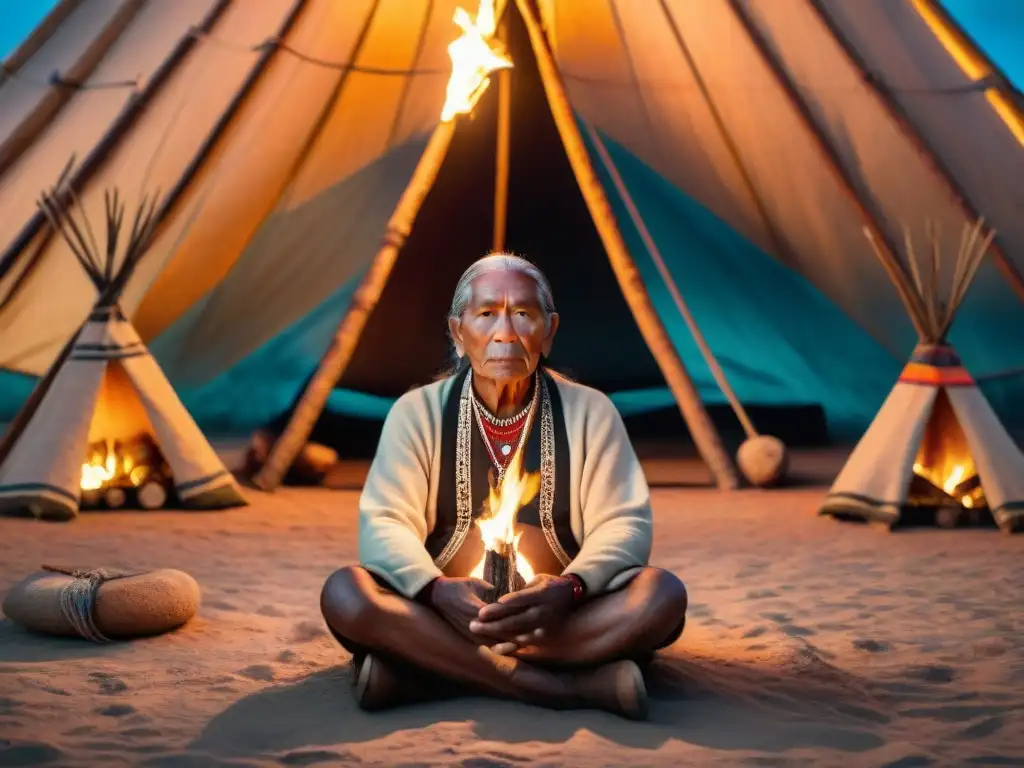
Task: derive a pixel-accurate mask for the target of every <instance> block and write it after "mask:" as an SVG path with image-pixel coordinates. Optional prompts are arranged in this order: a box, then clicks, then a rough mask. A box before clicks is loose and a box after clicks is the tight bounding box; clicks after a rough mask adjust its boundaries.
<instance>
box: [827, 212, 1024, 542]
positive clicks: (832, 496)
mask: <svg viewBox="0 0 1024 768" xmlns="http://www.w3.org/2000/svg"><path fill="white" fill-rule="evenodd" d="M981 230H982V224H981V222H978V223H977V224H975V225H974V226H973V227H969V226H968V227H965V229H964V232H963V236H962V238H961V241H960V243H961V246H960V250H959V252H958V254H957V258H956V261H955V264H954V265H953V270H952V280H951V285H950V288H949V290H948V292H944V291H943V289H942V288H941V286H940V283H941V282H943V281H942V280H941V278H940V273H941V272H942V266H943V265H942V264H941V263H940V260H941V256H940V247H939V243H938V234H937V232H936V231H935V230H934V228H932V227H931V226H929V227H928V236H929V240H930V242H929V246H930V247H929V252H930V258H929V261H930V264H928V265H927V267H928V268H927V270H926V271H925V270H922V268H921V265H919V264H918V262H917V259H916V257H915V255H914V248H913V243H912V241H911V238H910V235H909V233H908V234H907V237H906V244H907V246H906V247H907V254H906V257H907V258H906V262H907V263H906V264H904V263H903V262H902V261H900V260H899V259H898V258H896V257H893V256H891V255H890V253H889V252H888V251H887V250H886V249H884V248H881V247H879V246H878V243H877V242H876V241H875V240H874V238H873V237H872V236H871V234H870V233H868V239H869V240H870V241H871V244H872V246H873V247H874V249H875V253H876V255H877V256H878V258H879V260H880V261H881V262H882V264H883V266H884V267H885V268H886V271H887V272H888V273H889V276H890V277H891V279H892V281H893V283H894V285H895V286H896V289H897V291H898V292H899V295H900V298H901V299H902V300H903V303H904V305H905V306H906V308H907V312H909V314H910V318H911V320H912V321H913V323H914V326H915V327H916V329H917V332H918V334H919V337H920V341H919V342H918V345H917V347H916V348H915V349H914V352H913V354H912V356H911V358H910V361H909V362H908V363H907V365H906V367H904V369H903V372H902V373H901V374H900V378H899V380H898V381H897V383H896V386H895V387H893V390H892V392H891V393H890V394H889V396H888V397H887V398H886V400H885V402H884V403H883V404H882V408H881V410H879V412H878V415H877V416H875V419H874V421H872V422H871V426H870V427H868V430H867V432H866V433H865V434H864V436H863V437H862V438H861V440H860V442H859V443H858V444H857V447H856V448H855V449H854V451H853V453H852V454H851V456H850V458H849V460H848V461H847V462H846V465H845V466H844V467H843V469H842V471H841V472H840V473H839V476H838V477H837V478H836V481H835V483H834V484H833V486H832V489H831V491H830V492H829V495H828V499H827V500H826V501H825V504H824V506H823V507H822V509H821V511H820V514H822V515H831V516H833V517H837V518H846V519H850V518H853V519H861V520H866V521H869V522H880V523H884V524H886V525H888V526H889V527H890V528H892V527H893V526H895V525H896V524H897V523H898V522H899V521H900V519H901V517H903V516H904V515H906V514H907V513H908V512H909V511H910V510H912V509H921V510H924V511H934V513H935V519H936V521H937V522H938V523H939V524H940V525H943V526H945V527H952V526H954V525H956V524H957V522H959V521H960V520H961V519H962V518H964V517H967V516H974V515H976V514H977V513H978V512H980V511H981V510H984V509H986V508H987V509H988V510H989V512H990V513H991V514H992V517H993V519H994V520H995V521H996V523H997V524H998V525H999V527H1000V528H1002V529H1003V530H1004V531H1006V532H1011V531H1013V530H1015V529H1017V528H1019V527H1020V526H1021V523H1024V453H1021V451H1020V449H1019V448H1017V446H1016V445H1015V444H1014V441H1013V439H1012V438H1011V437H1010V435H1009V434H1008V433H1007V431H1006V428H1005V427H1004V426H1003V425H1002V423H1001V422H1000V421H999V417H998V416H996V414H995V411H993V410H992V406H991V405H989V402H988V400H986V399H985V396H984V395H983V394H982V392H981V390H980V389H978V386H977V384H976V383H975V382H974V380H973V379H972V378H971V376H970V374H969V373H968V372H967V371H966V370H965V369H964V367H963V365H962V363H961V362H960V358H959V357H958V355H957V353H956V351H955V350H954V349H953V347H952V346H951V345H950V344H949V342H948V341H947V340H946V334H947V333H948V332H949V328H950V326H951V325H952V324H953V321H954V319H955V317H956V313H957V310H958V308H959V307H960V305H961V303H962V302H963V300H964V296H965V295H966V293H967V290H968V288H969V287H970V284H971V281H972V280H973V279H974V276H975V274H976V273H977V270H978V267H979V266H980V265H981V262H982V259H983V258H984V256H985V253H986V252H987V251H988V248H989V246H990V244H991V242H992V238H993V236H994V233H993V232H989V233H988V234H987V235H985V236H982V232H981ZM922 272H924V275H922Z"/></svg>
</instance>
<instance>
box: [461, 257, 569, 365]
mask: <svg viewBox="0 0 1024 768" xmlns="http://www.w3.org/2000/svg"><path fill="white" fill-rule="evenodd" d="M490 272H518V273H519V274H521V275H526V276H527V277H529V278H530V279H531V280H532V281H533V282H534V284H535V285H536V286H537V299H538V301H539V302H540V309H541V312H543V314H544V326H545V327H550V323H551V316H552V315H553V314H555V298H554V296H553V295H552V293H551V283H549V282H548V279H547V277H545V276H544V273H543V272H541V271H540V270H539V269H537V266H536V265H535V264H533V263H532V262H529V261H527V260H526V259H524V258H522V257H521V256H514V255H512V254H511V253H490V254H488V255H486V256H484V257H483V258H482V259H477V260H476V261H474V262H473V263H472V264H470V265H469V267H468V268H467V269H466V271H465V272H463V273H462V277H460V278H459V282H458V283H456V285H455V293H454V294H452V306H451V309H449V310H448V318H449V319H458V318H460V317H462V313H463V312H465V311H466V308H467V307H468V306H469V302H470V301H472V299H473V281H474V280H476V279H477V278H478V277H480V276H481V275H486V274H488V273H490ZM452 342H453V344H454V339H453V340H452ZM455 362H456V364H458V363H459V362H460V361H459V360H458V356H456V358H455Z"/></svg>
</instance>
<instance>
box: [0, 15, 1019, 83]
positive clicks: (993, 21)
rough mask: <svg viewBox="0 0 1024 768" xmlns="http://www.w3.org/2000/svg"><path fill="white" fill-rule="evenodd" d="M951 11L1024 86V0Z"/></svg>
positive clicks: (15, 39)
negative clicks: (1023, 44)
mask: <svg viewBox="0 0 1024 768" xmlns="http://www.w3.org/2000/svg"><path fill="white" fill-rule="evenodd" d="M55 2H56V0H0V59H3V58H6V57H7V56H8V54H10V53H11V51H13V50H14V48H15V47H16V46H17V45H18V43H19V42H21V40H22V39H23V38H24V37H25V36H26V35H27V34H28V33H29V32H31V31H32V28H33V27H34V26H35V25H36V23H38V22H39V20H40V19H42V18H43V16H45V15H46V12H47V11H48V10H50V8H52V7H53V6H54V5H55ZM848 2H857V0H848ZM942 2H943V4H944V5H945V6H946V8H948V9H949V11H950V13H952V14H953V16H954V17H955V18H956V19H957V21H959V22H960V24H961V25H962V26H963V27H964V28H965V29H966V30H967V32H968V33H969V34H970V35H972V36H973V37H974V39H975V40H976V41H977V42H978V43H979V44H980V45H981V47H982V48H984V49H985V51H986V52H987V53H988V55H989V56H990V57H991V58H992V59H993V60H995V62H996V63H997V64H998V65H999V66H1000V67H1001V68H1002V69H1003V71H1004V72H1006V74H1007V76H1009V77H1010V79H1011V80H1013V81H1014V82H1015V83H1016V84H1017V86H1018V87H1020V88H1024V46H1022V45H1020V40H1021V39H1022V37H1024V0H942Z"/></svg>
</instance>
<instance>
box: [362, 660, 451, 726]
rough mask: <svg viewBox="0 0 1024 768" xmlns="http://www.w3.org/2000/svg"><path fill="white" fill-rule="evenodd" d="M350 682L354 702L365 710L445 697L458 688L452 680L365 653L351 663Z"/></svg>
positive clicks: (389, 707)
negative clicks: (356, 661)
mask: <svg viewBox="0 0 1024 768" xmlns="http://www.w3.org/2000/svg"><path fill="white" fill-rule="evenodd" d="M352 683H353V685H352V687H353V689H354V691H355V697H356V703H357V704H358V705H359V708H360V709H363V710H366V711H367V712H374V711H378V710H382V709H391V708H392V707H397V706H401V705H404V704H417V703H420V702H424V701H432V700H440V699H447V698H451V697H452V696H456V695H458V694H459V693H460V692H461V690H460V689H459V688H458V686H456V685H455V684H454V683H448V682H446V681H444V680H441V679H440V678H436V677H434V676H432V675H429V674H428V673H426V672H423V671H421V670H419V669H415V668H413V667H411V666H408V665H405V664H401V663H396V662H391V661H388V660H386V659H382V658H381V657H380V656H375V655H373V654H369V653H368V654H366V656H364V657H363V659H362V661H361V662H360V663H358V664H354V665H353V676H352Z"/></svg>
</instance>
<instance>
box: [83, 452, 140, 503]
mask: <svg viewBox="0 0 1024 768" xmlns="http://www.w3.org/2000/svg"><path fill="white" fill-rule="evenodd" d="M104 446H105V449H100V450H94V451H93V452H92V455H91V456H90V457H89V460H88V461H86V462H85V463H83V464H82V479H81V481H80V482H79V487H80V488H81V489H82V490H83V491H98V490H100V489H102V488H105V487H106V486H108V485H111V484H113V483H114V482H115V481H117V480H119V479H120V478H127V479H128V482H130V483H131V484H132V485H134V486H136V487H137V486H139V485H141V484H142V483H143V482H144V481H145V480H146V477H147V476H148V474H149V471H150V469H149V467H147V466H146V465H144V464H136V463H135V461H134V459H132V457H131V455H129V454H127V453H123V454H122V453H121V452H119V451H118V450H117V446H116V444H115V443H114V441H112V440H107V441H105V443H104Z"/></svg>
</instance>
